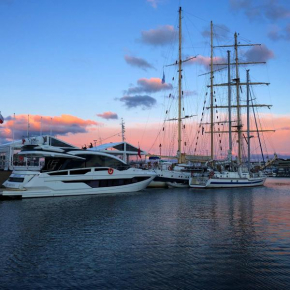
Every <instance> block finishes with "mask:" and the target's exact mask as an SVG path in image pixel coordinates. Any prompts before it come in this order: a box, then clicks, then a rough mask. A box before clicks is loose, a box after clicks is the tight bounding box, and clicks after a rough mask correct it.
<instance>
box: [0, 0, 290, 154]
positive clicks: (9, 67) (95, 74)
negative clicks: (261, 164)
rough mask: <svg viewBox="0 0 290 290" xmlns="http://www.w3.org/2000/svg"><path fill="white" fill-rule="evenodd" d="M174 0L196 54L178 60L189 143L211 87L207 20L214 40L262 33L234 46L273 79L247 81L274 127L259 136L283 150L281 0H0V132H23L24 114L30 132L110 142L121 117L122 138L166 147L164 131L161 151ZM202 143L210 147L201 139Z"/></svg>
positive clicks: (174, 33)
mask: <svg viewBox="0 0 290 290" xmlns="http://www.w3.org/2000/svg"><path fill="white" fill-rule="evenodd" d="M180 6H181V7H182V13H183V18H182V28H183V38H182V39H183V46H182V47H183V58H184V59H187V58H190V57H194V56H196V58H194V59H191V60H189V61H188V62H187V63H184V69H183V90H184V97H183V98H184V100H183V107H184V108H185V109H184V114H186V115H197V117H195V119H194V118H193V121H192V123H190V122H189V121H188V120H185V121H184V125H185V124H186V126H187V129H186V130H187V132H185V135H186V137H184V138H183V141H184V140H188V143H187V148H189V147H191V151H193V147H194V144H195V143H197V142H196V141H197V140H196V138H197V136H198V135H197V132H198V131H197V130H198V123H199V122H200V119H199V118H200V115H201V114H202V108H203V100H204V97H205V94H206V92H207V91H208V88H207V85H208V82H209V76H208V75H205V76H200V75H201V74H206V73H207V72H208V69H209V56H210V45H209V29H210V21H213V24H214V36H215V38H214V44H215V45H221V44H227V45H229V44H232V43H233V41H234V38H233V35H234V32H237V33H239V35H238V39H239V43H240V44H262V45H261V46H249V47H241V50H240V56H241V59H242V60H243V61H260V62H264V61H266V62H267V64H265V65H257V66H251V67H249V68H250V73H251V80H253V81H257V82H267V83H270V85H269V86H262V87H261V88H260V87H259V88H257V89H256V88H255V98H257V99H259V103H262V104H272V105H273V107H271V110H269V109H268V108H266V109H265V110H264V111H261V116H262V117H261V119H263V123H264V128H266V129H270V128H272V129H274V130H276V132H275V133H269V134H268V136H267V137H265V139H266V141H267V143H269V144H268V145H267V148H268V151H269V154H272V153H273V152H277V153H278V154H280V155H290V147H289V144H290V97H289V92H290V82H289V80H290V79H289V72H288V70H289V65H290V2H289V1H286V0H285V1H283V0H221V1H214V0H208V1H197V0H180V1H177V0H126V1H118V0H106V1H99V0H41V1H40V0H0V27H1V28H0V98H1V106H0V111H1V114H2V115H3V117H4V119H5V120H4V123H3V124H2V125H0V126H1V127H0V142H1V143H5V142H8V141H11V140H12V139H13V132H14V138H15V139H17V138H22V137H23V136H26V135H27V127H28V125H27V124H28V119H29V126H30V127H29V134H30V136H35V135H39V134H41V132H42V133H43V134H45V133H50V132H52V134H53V135H55V136H57V137H59V138H60V139H62V140H64V141H67V142H70V143H72V144H74V145H77V146H83V145H84V144H89V143H90V142H93V143H94V142H95V144H100V142H116V141H120V140H121V134H120V132H121V125H120V123H121V118H123V119H124V122H125V126H126V140H127V141H128V142H130V143H133V144H134V145H136V146H137V145H138V144H139V146H141V147H142V149H144V150H147V151H149V152H150V153H159V150H160V144H161V145H162V146H163V147H162V148H164V149H163V150H165V143H166V142H167V143H168V144H167V147H166V148H167V149H166V150H165V151H163V153H166V154H168V153H169V151H170V150H171V149H169V148H171V147H172V146H173V147H174V146H175V145H176V138H177V137H176V134H175V135H174V133H172V134H173V135H171V136H169V135H163V137H161V133H160V132H161V131H162V130H163V128H164V124H163V122H164V118H165V117H166V114H167V113H166V111H167V109H168V108H169V107H174V106H175V104H176V102H175V101H176V100H175V101H174V102H173V101H172V100H174V99H176V88H177V87H176V83H175V81H176V76H177V73H176V67H175V66H171V67H164V66H166V65H168V64H173V63H175V61H176V60H177V59H178V9H179V7H180ZM214 57H215V61H216V62H220V61H221V62H223V61H224V59H225V57H226V49H215V50H214ZM232 59H233V55H232ZM245 69H246V68H245V67H242V68H241V70H240V76H241V79H243V80H244V79H245ZM163 73H164V75H165V80H166V81H165V83H162V81H161V80H162V78H163ZM221 75H223V76H225V73H224V72H221ZM173 77H174V78H175V79H174V81H173ZM215 77H216V79H215V80H218V79H219V78H220V77H219V76H218V75H217V76H215ZM221 77H222V76H221ZM171 94H172V95H171ZM216 94H217V95H218V94H219V95H222V94H224V93H222V92H221V91H219V90H218V89H217V92H216ZM170 95H171V98H170V97H169V96H170ZM175 113H176V110H175V111H174V109H173V112H172V113H170V114H171V115H170V116H171V117H172V118H174V114H175ZM14 114H15V120H14ZM28 115H29V117H28ZM167 115H168V116H169V113H168V114H167ZM175 118H176V115H175ZM220 118H221V116H220ZM175 125H176V124H175ZM175 125H174V124H173V123H172V124H170V125H169V126H171V127H172V128H173V126H175ZM184 130H185V129H184ZM173 132H175V131H174V129H173ZM168 134H169V133H168ZM199 134H200V133H199ZM166 136H167V137H166ZM94 140H96V141H94ZM204 142H205V141H204ZM215 142H219V140H218V139H217V138H216V139H215ZM222 142H224V141H222ZM169 143H170V144H171V145H170V144H169ZM173 143H174V145H172V144H173ZM170 146H171V147H170ZM201 146H203V147H204V148H203V149H204V151H207V150H209V148H208V143H206V142H205V143H204V145H201V144H199V147H201ZM173 147H172V148H173ZM216 147H218V146H216ZM175 149H176V148H175ZM175 149H173V150H175ZM189 151H190V150H189Z"/></svg>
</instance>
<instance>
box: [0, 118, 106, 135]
mask: <svg viewBox="0 0 290 290" xmlns="http://www.w3.org/2000/svg"><path fill="white" fill-rule="evenodd" d="M5 119H6V122H5V123H4V124H3V125H2V126H1V127H0V131H1V137H2V141H3V139H6V140H11V139H12V131H13V129H14V134H15V138H16V139H20V138H22V137H23V136H26V135H27V126H28V115H16V116H15V120H14V118H13V117H12V116H9V117H7V118H5ZM100 124H101V123H98V122H95V121H93V120H83V119H81V118H79V117H76V116H72V115H65V114H64V115H61V116H53V117H49V116H40V115H29V132H30V136H36V135H39V134H40V130H41V129H42V133H43V134H50V130H51V131H52V133H53V134H54V135H66V134H69V133H71V134H78V133H82V132H83V133H86V132H88V130H89V129H90V127H92V126H98V125H100Z"/></svg>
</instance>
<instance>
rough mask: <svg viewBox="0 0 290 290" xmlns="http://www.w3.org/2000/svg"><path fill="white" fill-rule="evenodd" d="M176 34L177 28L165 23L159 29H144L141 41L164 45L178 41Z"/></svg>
mask: <svg viewBox="0 0 290 290" xmlns="http://www.w3.org/2000/svg"><path fill="white" fill-rule="evenodd" d="M176 35H177V30H175V29H174V27H173V26H172V25H163V26H159V27H158V28H157V29H150V30H148V31H142V32H141V42H143V43H146V44H149V45H154V46H158V45H159V46H162V45H166V44H170V43H172V42H173V41H177V38H176V37H175V36H176Z"/></svg>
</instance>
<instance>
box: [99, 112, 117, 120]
mask: <svg viewBox="0 0 290 290" xmlns="http://www.w3.org/2000/svg"><path fill="white" fill-rule="evenodd" d="M97 116H98V117H101V118H103V119H106V120H112V119H118V115H117V114H116V113H113V112H110V111H108V112H104V113H102V114H97Z"/></svg>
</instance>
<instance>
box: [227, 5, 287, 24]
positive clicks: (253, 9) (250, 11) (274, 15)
mask: <svg viewBox="0 0 290 290" xmlns="http://www.w3.org/2000/svg"><path fill="white" fill-rule="evenodd" d="M278 2H279V1H277V0H230V7H231V9H232V10H236V11H238V10H241V11H243V12H244V13H245V14H246V16H247V17H248V18H249V19H250V20H260V19H263V18H264V19H266V20H269V21H271V22H275V21H277V20H279V19H287V18H290V9H288V8H286V7H284V6H282V5H280V4H279V3H278Z"/></svg>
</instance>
